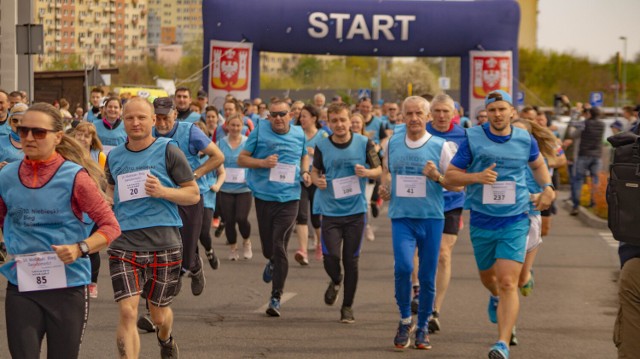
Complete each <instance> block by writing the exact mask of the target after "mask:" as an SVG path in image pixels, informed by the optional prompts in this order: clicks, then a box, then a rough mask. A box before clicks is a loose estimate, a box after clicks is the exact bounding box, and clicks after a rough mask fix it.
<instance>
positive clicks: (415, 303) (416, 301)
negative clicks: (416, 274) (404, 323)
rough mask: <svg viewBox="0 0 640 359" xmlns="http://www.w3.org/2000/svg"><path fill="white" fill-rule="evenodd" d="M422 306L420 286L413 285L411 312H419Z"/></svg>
mask: <svg viewBox="0 0 640 359" xmlns="http://www.w3.org/2000/svg"><path fill="white" fill-rule="evenodd" d="M419 307H420V286H419V285H414V286H413V298H412V299H411V313H413V314H418V308H419Z"/></svg>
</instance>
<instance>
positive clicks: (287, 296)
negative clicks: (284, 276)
mask: <svg viewBox="0 0 640 359" xmlns="http://www.w3.org/2000/svg"><path fill="white" fill-rule="evenodd" d="M296 294H297V293H284V294H283V295H282V297H280V304H284V303H285V302H286V301H288V300H289V299H291V298H293V297H295V296H296ZM267 307H269V303H267V304H265V305H263V306H262V307H260V308H258V309H256V310H254V311H253V312H254V313H264V312H265V311H266V310H267Z"/></svg>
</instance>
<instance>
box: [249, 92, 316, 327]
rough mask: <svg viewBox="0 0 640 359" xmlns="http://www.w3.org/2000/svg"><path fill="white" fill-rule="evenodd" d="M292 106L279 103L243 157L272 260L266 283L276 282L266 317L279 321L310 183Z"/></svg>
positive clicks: (301, 135)
mask: <svg viewBox="0 0 640 359" xmlns="http://www.w3.org/2000/svg"><path fill="white" fill-rule="evenodd" d="M290 120H291V114H290V112H289V105H288V104H287V103H286V102H284V101H282V100H275V101H273V102H271V104H270V105H269V121H260V122H258V126H257V127H256V128H255V129H254V130H253V131H252V132H251V134H250V135H249V138H248V139H247V142H246V143H245V145H244V149H243V150H242V152H240V155H239V156H238V165H239V166H240V167H247V168H249V169H250V170H249V174H248V178H247V183H248V184H249V188H251V190H252V191H253V196H254V197H255V202H256V215H257V217H258V230H259V232H260V242H261V243H262V255H264V257H265V258H267V259H268V262H267V265H266V266H265V269H264V272H263V276H262V279H263V280H264V281H265V282H267V283H269V282H271V281H272V280H273V283H272V289H271V299H270V301H269V306H268V308H267V314H268V315H270V316H273V317H279V316H280V299H281V298H282V293H283V290H284V284H285V281H286V279H287V274H288V271H289V262H288V260H287V246H288V244H289V238H290V237H291V232H293V226H294V224H295V218H296V215H297V213H298V204H299V200H300V181H299V179H300V178H302V179H303V181H304V184H305V185H306V186H308V185H309V184H311V177H310V176H309V170H308V168H309V159H308V157H307V149H306V146H305V138H304V132H302V129H300V127H297V126H290V124H289V121H290Z"/></svg>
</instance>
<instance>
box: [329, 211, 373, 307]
mask: <svg viewBox="0 0 640 359" xmlns="http://www.w3.org/2000/svg"><path fill="white" fill-rule="evenodd" d="M365 216H366V214H364V213H360V214H354V215H351V216H344V217H327V216H323V217H322V230H321V231H322V236H321V237H322V254H323V256H324V270H325V271H326V272H327V274H328V275H329V277H330V278H331V281H333V283H335V284H338V283H340V282H341V281H342V274H341V273H340V258H342V266H343V267H344V299H343V302H342V306H344V307H350V306H351V305H352V304H353V298H354V297H355V295H356V287H357V286H358V260H359V258H360V248H361V244H362V232H363V230H364V223H365Z"/></svg>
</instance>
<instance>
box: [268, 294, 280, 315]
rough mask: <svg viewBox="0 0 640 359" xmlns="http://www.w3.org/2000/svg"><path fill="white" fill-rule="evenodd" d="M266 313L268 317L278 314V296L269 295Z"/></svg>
mask: <svg viewBox="0 0 640 359" xmlns="http://www.w3.org/2000/svg"><path fill="white" fill-rule="evenodd" d="M267 315H268V316H270V317H279V316H280V298H276V297H271V300H269V307H268V308H267Z"/></svg>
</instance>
